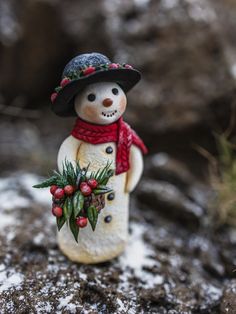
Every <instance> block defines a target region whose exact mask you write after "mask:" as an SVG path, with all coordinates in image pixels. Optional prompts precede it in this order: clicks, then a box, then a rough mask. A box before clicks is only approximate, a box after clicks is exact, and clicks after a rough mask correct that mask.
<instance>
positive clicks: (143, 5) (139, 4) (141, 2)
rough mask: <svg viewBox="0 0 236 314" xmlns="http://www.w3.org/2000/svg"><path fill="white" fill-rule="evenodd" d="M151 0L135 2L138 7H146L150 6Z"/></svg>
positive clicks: (136, 0)
mask: <svg viewBox="0 0 236 314" xmlns="http://www.w3.org/2000/svg"><path fill="white" fill-rule="evenodd" d="M149 2H150V0H134V3H135V5H136V6H137V7H140V8H145V7H147V6H148V4H149Z"/></svg>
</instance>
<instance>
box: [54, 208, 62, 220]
mask: <svg viewBox="0 0 236 314" xmlns="http://www.w3.org/2000/svg"><path fill="white" fill-rule="evenodd" d="M52 214H53V215H54V216H56V217H57V218H60V217H61V216H62V214H63V209H62V208H61V207H59V206H55V207H53V208H52Z"/></svg>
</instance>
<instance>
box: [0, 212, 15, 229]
mask: <svg viewBox="0 0 236 314" xmlns="http://www.w3.org/2000/svg"><path fill="white" fill-rule="evenodd" d="M13 223H14V217H13V216H12V215H10V214H5V213H2V212H1V219H0V231H2V230H3V229H4V228H6V227H8V226H10V225H12V224H13Z"/></svg>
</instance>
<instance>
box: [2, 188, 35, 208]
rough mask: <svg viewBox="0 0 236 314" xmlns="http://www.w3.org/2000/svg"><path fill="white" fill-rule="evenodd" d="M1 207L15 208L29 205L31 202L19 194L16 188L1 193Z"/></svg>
mask: <svg viewBox="0 0 236 314" xmlns="http://www.w3.org/2000/svg"><path fill="white" fill-rule="evenodd" d="M0 204H1V208H2V209H4V210H14V209H15V208H18V207H21V208H23V207H27V206H29V204H30V202H29V200H28V199H27V198H25V197H23V196H21V195H19V193H17V192H16V191H15V190H9V191H3V192H2V193H1V194H0Z"/></svg>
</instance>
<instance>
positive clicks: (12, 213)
mask: <svg viewBox="0 0 236 314" xmlns="http://www.w3.org/2000/svg"><path fill="white" fill-rule="evenodd" d="M41 181H42V178H40V177H38V176H36V175H33V174H21V173H16V174H15V175H14V176H10V177H4V178H0V215H1V219H0V232H1V231H2V232H3V230H4V229H5V228H6V227H8V226H11V225H13V224H14V225H16V224H17V223H18V222H17V219H16V214H17V211H16V209H17V208H28V207H29V208H30V205H31V203H32V200H33V202H34V203H36V204H40V205H42V206H44V205H48V206H49V205H50V204H51V196H50V193H49V191H48V189H34V188H33V187H32V186H33V185H34V184H37V183H39V182H41ZM37 240H39V238H38V239H37ZM37 240H36V241H37Z"/></svg>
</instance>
